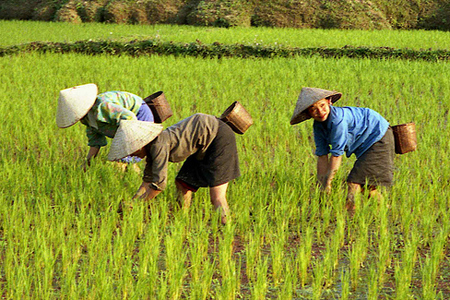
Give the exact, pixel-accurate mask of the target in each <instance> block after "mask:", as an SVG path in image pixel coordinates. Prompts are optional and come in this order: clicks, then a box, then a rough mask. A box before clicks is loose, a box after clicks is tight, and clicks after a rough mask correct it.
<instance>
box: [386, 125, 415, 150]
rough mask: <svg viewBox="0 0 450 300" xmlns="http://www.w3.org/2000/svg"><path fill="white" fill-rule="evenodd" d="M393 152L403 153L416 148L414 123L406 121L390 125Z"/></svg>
mask: <svg viewBox="0 0 450 300" xmlns="http://www.w3.org/2000/svg"><path fill="white" fill-rule="evenodd" d="M392 131H393V133H394V140H395V153H397V154H405V153H408V152H411V151H414V150H416V149H417V138H416V124H414V123H406V124H400V125H396V126H392Z"/></svg>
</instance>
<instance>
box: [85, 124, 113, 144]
mask: <svg viewBox="0 0 450 300" xmlns="http://www.w3.org/2000/svg"><path fill="white" fill-rule="evenodd" d="M86 136H87V138H88V146H89V147H99V148H100V147H104V146H106V145H107V144H108V142H107V141H106V137H105V136H104V135H103V134H101V133H99V132H97V131H94V130H93V129H92V128H91V127H89V126H88V127H87V128H86Z"/></svg>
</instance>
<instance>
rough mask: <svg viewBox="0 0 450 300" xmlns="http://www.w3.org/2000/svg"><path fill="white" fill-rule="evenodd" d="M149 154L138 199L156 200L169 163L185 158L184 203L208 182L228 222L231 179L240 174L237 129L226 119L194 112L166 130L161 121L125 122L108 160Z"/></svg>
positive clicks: (179, 180)
mask: <svg viewBox="0 0 450 300" xmlns="http://www.w3.org/2000/svg"><path fill="white" fill-rule="evenodd" d="M130 154H131V155H135V156H138V157H140V158H144V157H147V165H146V167H145V170H144V177H143V181H142V184H141V186H140V187H139V190H138V191H137V192H136V194H135V195H134V197H133V199H135V198H139V199H145V200H147V201H148V200H151V199H153V198H154V197H156V196H157V195H158V194H159V193H161V191H163V190H164V189H165V188H166V185H167V170H168V163H169V162H173V163H176V162H181V161H184V160H185V162H184V163H183V166H182V167H181V169H180V171H179V173H178V175H177V177H176V179H175V184H176V187H177V190H178V192H179V201H180V202H181V203H180V204H181V205H182V206H183V207H184V208H188V207H189V206H190V204H191V197H192V193H195V192H196V191H197V190H198V188H200V187H209V193H210V198H211V202H212V204H213V205H214V207H215V208H216V209H218V210H220V212H221V221H222V223H223V224H225V223H226V222H227V217H228V216H229V207H228V202H227V199H226V192H227V188H228V183H229V182H230V181H231V180H233V179H235V178H237V177H239V176H240V169H239V159H238V153H237V148H236V139H235V136H234V132H233V131H232V130H231V128H230V127H229V126H228V125H227V124H225V123H224V122H223V121H221V120H219V119H217V118H216V117H214V116H210V115H206V114H195V115H192V116H190V117H188V118H186V119H184V120H182V121H180V122H178V123H177V124H175V125H172V126H170V127H168V128H167V129H165V130H164V131H163V130H162V126H160V125H159V124H154V123H148V122H141V121H134V120H131V121H122V122H121V123H120V126H119V129H118V131H117V134H116V136H115V138H114V139H113V141H112V143H111V148H110V152H109V155H108V159H109V160H112V161H114V160H118V159H121V158H122V157H125V156H127V155H130Z"/></svg>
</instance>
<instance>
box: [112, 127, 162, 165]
mask: <svg viewBox="0 0 450 300" xmlns="http://www.w3.org/2000/svg"><path fill="white" fill-rule="evenodd" d="M162 130H163V126H162V125H161V124H155V123H153V122H144V121H138V120H121V121H120V125H119V128H118V129H117V132H116V135H115V136H114V139H113V140H112V142H111V148H110V149H109V154H108V160H112V161H114V160H119V159H122V158H124V157H126V156H128V155H130V154H132V153H134V152H136V151H137V150H139V149H141V148H142V147H144V146H146V145H147V144H148V143H150V142H151V141H153V140H154V139H155V138H156V137H157V136H158V135H159V134H160V133H161V131H162Z"/></svg>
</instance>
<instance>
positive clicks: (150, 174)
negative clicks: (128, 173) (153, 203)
mask: <svg viewBox="0 0 450 300" xmlns="http://www.w3.org/2000/svg"><path fill="white" fill-rule="evenodd" d="M159 146H160V145H159V144H152V145H151V146H150V151H149V154H148V157H147V165H146V166H145V170H144V177H143V181H145V182H149V183H150V185H151V187H152V188H153V189H155V190H158V191H163V190H164V189H165V188H166V186H167V171H168V168H169V151H168V149H165V148H163V147H159Z"/></svg>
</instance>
